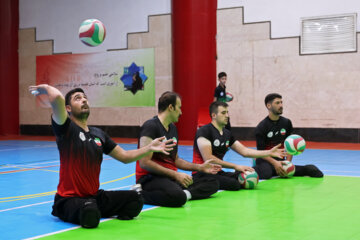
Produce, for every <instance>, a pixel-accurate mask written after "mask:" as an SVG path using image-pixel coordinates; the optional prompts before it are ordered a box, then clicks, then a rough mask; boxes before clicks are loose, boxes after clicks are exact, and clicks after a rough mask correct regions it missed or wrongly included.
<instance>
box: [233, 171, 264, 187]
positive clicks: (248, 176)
mask: <svg viewBox="0 0 360 240" xmlns="http://www.w3.org/2000/svg"><path fill="white" fill-rule="evenodd" d="M238 180H239V182H240V184H241V187H243V188H245V189H253V188H255V187H256V185H257V184H258V183H259V175H258V174H257V173H256V172H255V171H254V172H250V171H245V172H241V173H240V174H239V177H238Z"/></svg>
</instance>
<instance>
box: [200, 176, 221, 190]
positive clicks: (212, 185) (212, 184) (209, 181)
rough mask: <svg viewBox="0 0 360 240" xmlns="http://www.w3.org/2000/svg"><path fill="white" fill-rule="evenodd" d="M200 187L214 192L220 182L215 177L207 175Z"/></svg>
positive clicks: (218, 187)
mask: <svg viewBox="0 0 360 240" xmlns="http://www.w3.org/2000/svg"><path fill="white" fill-rule="evenodd" d="M202 188H203V189H204V190H205V191H207V192H209V193H211V194H214V193H216V192H217V191H218V190H219V189H220V183H219V181H218V180H217V179H216V178H212V177H209V178H206V179H204V181H203V184H202Z"/></svg>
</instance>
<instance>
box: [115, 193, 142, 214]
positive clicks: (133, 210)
mask: <svg viewBox="0 0 360 240" xmlns="http://www.w3.org/2000/svg"><path fill="white" fill-rule="evenodd" d="M143 205H144V200H143V198H142V196H141V195H140V194H139V193H137V192H134V196H133V197H132V198H131V200H129V202H128V203H127V204H126V205H125V206H124V209H123V210H122V211H121V212H120V213H119V215H118V218H119V219H124V220H127V219H133V218H134V217H136V216H138V215H139V214H140V212H141V210H142V208H143Z"/></svg>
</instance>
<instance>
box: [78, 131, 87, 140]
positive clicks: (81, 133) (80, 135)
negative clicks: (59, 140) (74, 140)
mask: <svg viewBox="0 0 360 240" xmlns="http://www.w3.org/2000/svg"><path fill="white" fill-rule="evenodd" d="M79 138H80V139H81V141H83V142H84V141H85V140H86V137H85V134H84V133H83V132H80V133H79Z"/></svg>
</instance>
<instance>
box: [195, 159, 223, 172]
mask: <svg viewBox="0 0 360 240" xmlns="http://www.w3.org/2000/svg"><path fill="white" fill-rule="evenodd" d="M213 162H215V160H214V159H209V160H206V161H205V162H204V163H203V164H201V165H200V171H201V172H204V173H210V174H217V173H218V172H219V171H220V170H221V166H220V165H219V164H214V163H213Z"/></svg>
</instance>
